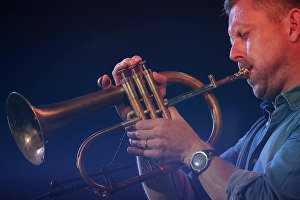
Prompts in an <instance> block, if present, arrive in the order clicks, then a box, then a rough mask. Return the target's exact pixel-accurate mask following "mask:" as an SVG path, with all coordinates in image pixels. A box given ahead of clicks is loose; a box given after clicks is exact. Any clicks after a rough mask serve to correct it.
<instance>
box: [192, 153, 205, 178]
mask: <svg viewBox="0 0 300 200" xmlns="http://www.w3.org/2000/svg"><path fill="white" fill-rule="evenodd" d="M208 160H209V159H208V157H207V155H206V154H205V153H204V152H201V151H200V152H197V153H195V154H194V155H193V157H192V162H191V167H192V169H193V170H194V171H195V172H197V173H200V172H202V171H203V170H204V169H205V168H206V166H207V164H208Z"/></svg>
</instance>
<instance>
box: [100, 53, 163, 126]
mask: <svg viewBox="0 0 300 200" xmlns="http://www.w3.org/2000/svg"><path fill="white" fill-rule="evenodd" d="M141 61H142V58H141V57H140V56H133V57H132V58H126V59H124V60H122V62H120V63H118V64H116V66H115V68H114V70H113V71H112V75H113V78H114V80H115V84H116V85H120V84H121V80H122V76H121V75H120V74H118V73H117V72H118V71H119V70H121V69H127V68H128V67H130V66H134V65H137V64H138V63H140V62H141ZM135 70H136V73H141V72H142V71H143V70H142V67H141V66H140V65H138V66H137V67H136V69H135ZM126 72H127V73H126ZM128 72H129V71H125V75H126V76H130V74H129V73H128ZM152 75H153V78H154V80H155V81H156V82H157V86H158V89H159V90H160V93H161V95H162V96H163V97H164V96H165V94H166V85H167V78H166V77H165V76H163V75H161V74H158V73H156V72H153V74H152ZM109 83H110V78H109V76H108V75H104V76H103V77H102V85H103V87H104V88H105V87H106V86H108V85H109ZM116 108H117V111H118V113H119V115H120V116H121V117H122V119H123V120H126V119H127V113H128V112H130V111H131V110H132V109H131V107H130V105H129V104H128V102H122V103H120V104H118V105H116Z"/></svg>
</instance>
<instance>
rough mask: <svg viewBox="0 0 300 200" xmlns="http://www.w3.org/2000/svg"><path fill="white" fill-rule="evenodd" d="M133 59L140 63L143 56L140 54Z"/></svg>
mask: <svg viewBox="0 0 300 200" xmlns="http://www.w3.org/2000/svg"><path fill="white" fill-rule="evenodd" d="M132 59H133V60H135V61H136V62H137V63H140V62H141V61H142V58H141V57H140V56H138V55H135V56H133V57H132Z"/></svg>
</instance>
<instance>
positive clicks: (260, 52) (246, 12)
mask: <svg viewBox="0 0 300 200" xmlns="http://www.w3.org/2000/svg"><path fill="white" fill-rule="evenodd" d="M282 29H283V28H282V23H281V22H278V23H275V22H273V21H271V20H270V18H269V17H268V15H267V13H266V12H265V11H264V10H262V9H254V8H253V6H252V1H251V0H240V1H238V2H237V3H236V4H235V5H234V6H233V8H232V9H231V11H230V14H229V26H228V32H229V36H230V40H231V44H232V48H231V52H230V58H231V59H232V60H234V61H236V62H238V66H239V68H244V67H245V68H247V69H249V70H251V72H250V76H249V79H248V83H249V84H250V85H251V87H252V89H253V92H254V94H255V96H256V97H259V98H262V99H266V100H271V101H273V100H274V99H275V97H276V96H277V95H278V94H280V93H281V92H282V91H283V89H284V88H283V87H284V84H285V82H286V77H287V72H288V70H287V68H288V67H287V65H288V63H286V62H287V61H286V60H287V59H286V57H285V49H286V48H287V47H286V42H285V41H284V37H283V36H284V33H285V32H284V31H285V30H282Z"/></svg>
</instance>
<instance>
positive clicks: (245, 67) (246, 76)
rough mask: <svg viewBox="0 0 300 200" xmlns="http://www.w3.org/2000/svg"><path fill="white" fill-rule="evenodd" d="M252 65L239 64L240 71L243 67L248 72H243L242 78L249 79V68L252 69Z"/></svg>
mask: <svg viewBox="0 0 300 200" xmlns="http://www.w3.org/2000/svg"><path fill="white" fill-rule="evenodd" d="M252 68H253V66H252V65H251V66H240V65H239V69H240V71H242V70H243V69H246V70H247V71H248V72H247V73H246V74H245V76H244V78H247V79H250V75H251V70H252Z"/></svg>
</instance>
